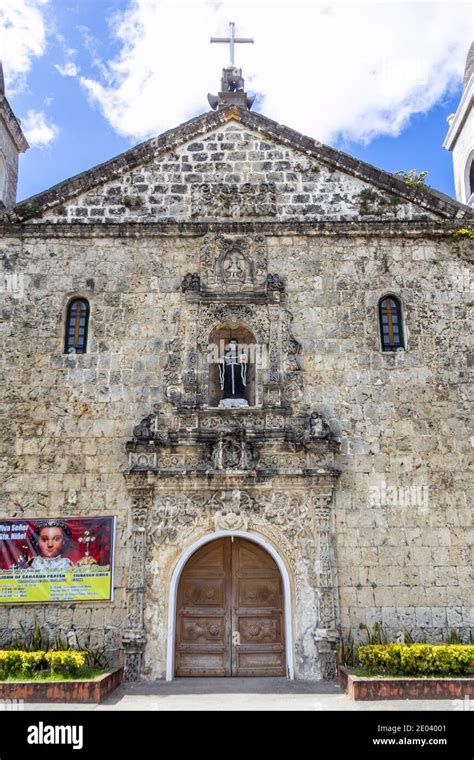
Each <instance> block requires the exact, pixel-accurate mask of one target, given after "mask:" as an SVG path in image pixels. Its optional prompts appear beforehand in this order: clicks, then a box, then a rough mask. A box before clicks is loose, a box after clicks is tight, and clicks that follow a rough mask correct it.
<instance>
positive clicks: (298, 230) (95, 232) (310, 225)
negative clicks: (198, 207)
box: [0, 212, 474, 244]
mask: <svg viewBox="0 0 474 760" xmlns="http://www.w3.org/2000/svg"><path fill="white" fill-rule="evenodd" d="M472 217H473V219H474V212H473V215H472ZM469 221H470V220H469V219H467V220H466V222H469ZM459 226H460V224H459V220H458V221H455V220H449V221H446V220H445V221H438V220H430V219H424V220H420V219H417V220H414V219H413V220H411V219H410V220H393V219H390V220H387V219H385V220H383V221H362V220H360V219H358V220H356V221H355V220H350V219H346V220H340V221H333V220H331V221H320V220H319V221H318V220H314V221H306V222H303V221H288V220H283V221H271V222H268V221H259V220H255V221H251V222H250V221H239V222H236V221H222V222H177V221H176V220H175V219H169V220H167V221H161V222H138V221H137V222H132V221H130V222H128V221H127V222H115V223H112V222H98V223H97V224H96V223H87V224H84V223H81V222H50V221H45V222H41V223H39V224H38V223H36V224H31V223H28V222H22V224H21V225H19V224H18V223H11V222H7V221H4V219H3V217H2V219H1V220H0V236H1V237H6V236H8V235H13V236H15V237H19V238H28V237H32V238H36V237H42V238H45V237H53V238H59V237H71V238H90V237H103V238H108V237H119V238H139V239H142V238H155V237H191V238H200V237H204V236H205V235H207V234H208V233H212V232H214V233H221V234H229V235H230V234H239V235H250V234H255V233H258V234H266V235H269V236H274V237H286V236H288V235H294V236H300V235H302V236H309V237H315V236H325V237H332V236H337V235H344V236H347V237H350V238H364V237H372V236H373V237H406V238H413V239H417V238H419V237H430V238H440V239H443V238H447V239H451V240H453V241H454V239H453V233H454V232H456V231H457V230H458V229H459ZM456 242H458V241H456ZM468 242H469V243H470V244H471V241H468Z"/></svg>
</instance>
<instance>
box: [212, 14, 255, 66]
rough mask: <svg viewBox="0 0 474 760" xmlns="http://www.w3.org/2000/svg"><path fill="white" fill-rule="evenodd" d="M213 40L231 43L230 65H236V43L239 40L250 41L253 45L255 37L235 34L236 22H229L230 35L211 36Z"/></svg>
mask: <svg viewBox="0 0 474 760" xmlns="http://www.w3.org/2000/svg"><path fill="white" fill-rule="evenodd" d="M211 42H225V43H229V47H230V65H231V66H234V65H235V60H234V52H235V44H236V43H237V42H250V44H252V45H253V37H236V36H235V23H234V22H233V21H230V22H229V36H228V37H211Z"/></svg>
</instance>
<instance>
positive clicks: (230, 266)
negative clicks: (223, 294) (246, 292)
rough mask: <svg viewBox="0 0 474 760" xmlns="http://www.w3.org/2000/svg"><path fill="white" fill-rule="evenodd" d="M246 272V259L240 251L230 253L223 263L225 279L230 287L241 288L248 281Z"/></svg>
mask: <svg viewBox="0 0 474 760" xmlns="http://www.w3.org/2000/svg"><path fill="white" fill-rule="evenodd" d="M245 270H246V261H245V257H244V256H242V254H241V253H239V252H238V251H230V252H229V253H228V254H227V256H226V257H225V259H224V261H223V262H222V273H223V279H224V282H225V283H226V284H227V285H228V286H231V287H232V286H234V287H239V286H241V285H242V284H243V283H244V282H245V279H246V271H245Z"/></svg>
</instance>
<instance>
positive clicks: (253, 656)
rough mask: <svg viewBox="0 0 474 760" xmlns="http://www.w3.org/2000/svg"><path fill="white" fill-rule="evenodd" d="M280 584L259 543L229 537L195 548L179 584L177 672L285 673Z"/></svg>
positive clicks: (203, 674)
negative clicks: (196, 549)
mask: <svg viewBox="0 0 474 760" xmlns="http://www.w3.org/2000/svg"><path fill="white" fill-rule="evenodd" d="M283 610H284V605H283V583H282V579H281V575H280V571H279V569H278V567H277V565H276V563H275V561H274V559H273V558H272V557H271V556H270V555H269V554H268V553H267V552H266V551H265V550H264V549H262V548H261V547H260V546H258V544H256V543H254V542H252V541H247V540H245V539H242V538H235V537H232V536H229V537H228V538H219V539H216V540H215V541H211V542H210V543H208V544H206V545H205V546H203V547H201V549H198V551H196V552H195V553H194V554H193V555H192V556H191V557H190V558H189V560H188V562H187V563H186V565H185V567H184V569H183V572H182V574H181V578H180V581H179V587H178V599H177V614H176V648H175V663H176V664H175V675H176V676H284V675H285V674H286V673H285V641H284V635H285V633H284V630H285V628H284V617H283V615H284V612H283Z"/></svg>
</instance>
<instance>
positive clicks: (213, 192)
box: [191, 182, 277, 219]
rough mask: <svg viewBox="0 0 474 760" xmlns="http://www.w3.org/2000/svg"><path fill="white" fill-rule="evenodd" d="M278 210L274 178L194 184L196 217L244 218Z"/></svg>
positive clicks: (193, 214)
mask: <svg viewBox="0 0 474 760" xmlns="http://www.w3.org/2000/svg"><path fill="white" fill-rule="evenodd" d="M276 212H277V207H276V187H275V184H274V183H272V182H259V183H251V182H245V183H243V184H235V183H234V184H232V183H225V182H217V183H212V182H205V183H202V184H199V185H193V188H192V212H191V214H192V216H193V217H196V216H199V217H204V218H206V217H212V218H215V217H217V218H219V217H223V218H225V219H229V218H230V219H241V218H243V217H255V216H275V214H276Z"/></svg>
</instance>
